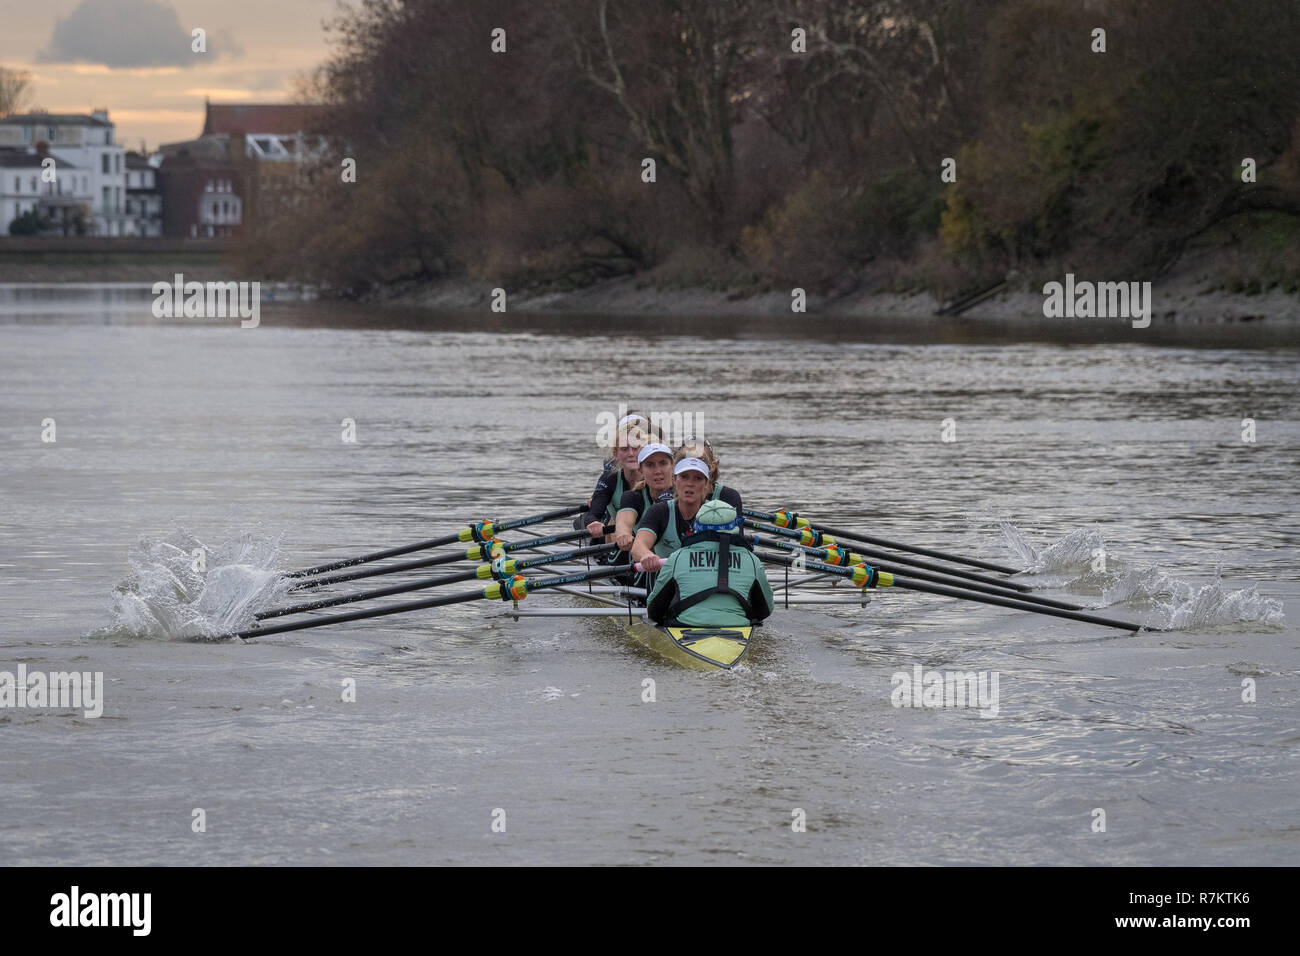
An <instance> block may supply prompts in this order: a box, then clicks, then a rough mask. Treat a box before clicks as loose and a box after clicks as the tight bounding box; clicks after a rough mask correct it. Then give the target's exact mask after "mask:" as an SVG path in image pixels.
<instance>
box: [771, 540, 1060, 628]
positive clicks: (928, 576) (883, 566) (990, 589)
mask: <svg viewBox="0 0 1300 956" xmlns="http://www.w3.org/2000/svg"><path fill="white" fill-rule="evenodd" d="M754 544H756V545H762V546H763V547H765V548H780V549H781V550H782V551H799V552H803V553H804V554H811V555H814V556H815V557H817V558H819V559H820V560H821V562H822V563H823V564H832V565H835V566H836V567H848V566H851V565H854V564H866V563H867V558H866V557H865V556H864V555H861V554H857V553H856V552H846V551H844V550H843V549H842V548H840V547H838V546H837V545H835V544H831V546H830V547H828V548H809V547H806V546H804V545H802V544H791V543H789V542H786V541H780V540H777V539H767V538H761V537H759V536H758V535H755V536H754ZM871 566H872V567H873V568H875V569H876V570H877V571H889V572H891V573H894V574H900V573H901V574H908V575H911V576H912V577H914V578H916V579H917V580H919V581H933V582H935V583H936V584H946V585H949V586H950V587H959V588H966V589H967V590H969V591H978V592H980V593H982V594H1001V595H1002V596H1004V597H1013V598H1016V599H1017V600H1020V601H1028V602H1030V603H1031V604H1042V605H1045V606H1046V607H1059V608H1063V609H1064V610H1067V611H1082V610H1085V608H1083V607H1081V606H1080V605H1078V604H1067V603H1066V602H1064V601H1055V600H1053V599H1052V598H1045V597H1039V596H1037V595H1034V594H1023V595H1022V594H1021V593H1020V592H1019V591H1013V590H1012V589H1010V588H1008V587H1006V586H1004V585H1001V584H978V583H976V582H974V581H969V582H968V581H965V580H963V579H962V578H955V577H952V576H950V575H947V574H934V573H932V572H930V571H923V570H920V569H914V568H909V567H905V566H903V565H898V564H890V563H886V562H883V561H873V562H871Z"/></svg>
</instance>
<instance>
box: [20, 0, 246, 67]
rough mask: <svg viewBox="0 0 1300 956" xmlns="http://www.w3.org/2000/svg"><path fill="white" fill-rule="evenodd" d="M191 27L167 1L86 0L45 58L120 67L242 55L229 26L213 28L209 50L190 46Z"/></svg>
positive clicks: (60, 26) (59, 27)
mask: <svg viewBox="0 0 1300 956" xmlns="http://www.w3.org/2000/svg"><path fill="white" fill-rule="evenodd" d="M202 26H204V25H203V24H202V23H196V24H192V25H191V26H190V27H184V26H182V25H181V20H180V17H179V16H178V15H177V13H176V11H175V9H173V8H172V7H171V6H170V5H169V4H167V3H165V2H164V0H81V3H80V4H79V5H78V6H77V8H76V9H75V10H73V11H72V13H71V14H70V15H69V16H68V18H67V19H66V20H65V19H62V18H60V19H59V20H58V22H57V23H55V25H54V34H53V35H52V36H51V37H50V43H49V47H48V48H47V49H45V50H42V51H41V52H40V53H38V54H37V56H36V59H37V61H38V62H42V63H102V64H103V65H105V66H107V67H111V68H114V69H130V68H139V67H155V66H199V65H202V64H203V63H205V62H209V63H210V62H212V61H213V60H216V59H217V58H218V57H221V56H226V57H230V56H238V55H239V54H241V53H242V52H243V49H242V47H240V46H239V44H238V43H237V42H236V41H235V39H234V37H232V36H230V34H229V33H227V32H225V31H215V32H214V31H213V30H211V29H208V36H207V47H208V49H207V53H194V52H192V51H191V49H190V43H191V32H190V31H191V30H192V29H193V28H194V27H202Z"/></svg>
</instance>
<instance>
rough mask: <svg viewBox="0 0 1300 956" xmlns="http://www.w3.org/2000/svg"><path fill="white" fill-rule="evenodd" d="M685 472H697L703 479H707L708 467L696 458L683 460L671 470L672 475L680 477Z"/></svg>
mask: <svg viewBox="0 0 1300 956" xmlns="http://www.w3.org/2000/svg"><path fill="white" fill-rule="evenodd" d="M685 471H698V472H699V473H700V474H701V475H703V476H704V477H705V478H708V477H709V466H708V465H706V464H705V463H704V462H703V461H701V460H700V459H698V458H683V459H682V460H681V461H679V462H678V463H677V467H676V468H674V469H673V474H674V475H680V474H681V473H682V472H685Z"/></svg>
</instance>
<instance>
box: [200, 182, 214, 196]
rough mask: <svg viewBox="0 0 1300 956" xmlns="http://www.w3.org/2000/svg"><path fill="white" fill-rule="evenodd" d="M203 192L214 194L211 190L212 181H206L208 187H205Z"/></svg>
mask: <svg viewBox="0 0 1300 956" xmlns="http://www.w3.org/2000/svg"><path fill="white" fill-rule="evenodd" d="M203 191H204V192H205V193H210V192H214V190H213V188H212V180H210V179H209V180H208V186H207V188H206V189H204V190H203Z"/></svg>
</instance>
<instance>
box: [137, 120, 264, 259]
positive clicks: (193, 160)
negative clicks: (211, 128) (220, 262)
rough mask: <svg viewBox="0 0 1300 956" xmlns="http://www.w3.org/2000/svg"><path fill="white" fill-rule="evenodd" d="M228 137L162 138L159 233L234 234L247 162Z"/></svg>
mask: <svg viewBox="0 0 1300 956" xmlns="http://www.w3.org/2000/svg"><path fill="white" fill-rule="evenodd" d="M243 146H244V144H243V142H242V140H240V139H238V138H232V137H230V136H224V135H223V136H201V137H199V138H198V139H195V140H189V141H188V142H184V143H167V144H165V145H164V146H162V147H161V149H162V155H163V159H162V165H161V166H160V167H159V168H158V183H159V190H160V192H161V193H162V210H163V218H162V233H163V235H164V236H167V237H169V238H175V239H196V238H204V239H210V238H227V237H230V236H238V235H240V234H242V232H243V226H244V199H243V197H244V196H246V195H247V194H248V175H249V164H248V160H247V159H246V158H245V155H244V148H243Z"/></svg>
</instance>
